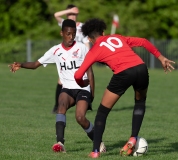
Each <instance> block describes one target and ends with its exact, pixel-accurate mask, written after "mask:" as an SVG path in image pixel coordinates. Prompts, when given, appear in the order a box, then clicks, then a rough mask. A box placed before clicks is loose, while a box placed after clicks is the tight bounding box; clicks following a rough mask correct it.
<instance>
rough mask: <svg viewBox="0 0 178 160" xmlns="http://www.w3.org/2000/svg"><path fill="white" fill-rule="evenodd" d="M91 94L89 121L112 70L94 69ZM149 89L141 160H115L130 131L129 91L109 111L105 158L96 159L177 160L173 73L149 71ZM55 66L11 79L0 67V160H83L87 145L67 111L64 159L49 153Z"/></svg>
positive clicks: (175, 76)
mask: <svg viewBox="0 0 178 160" xmlns="http://www.w3.org/2000/svg"><path fill="white" fill-rule="evenodd" d="M94 73H95V80H96V91H95V99H94V103H93V109H94V110H93V111H92V112H91V111H90V112H88V113H87V117H88V118H89V119H90V120H91V121H92V122H93V121H94V117H95V115H96V110H97V108H98V105H99V103H100V99H101V97H102V93H103V91H104V89H105V87H106V85H107V83H108V82H109V80H110V77H111V75H112V73H111V71H110V70H109V69H108V68H106V67H96V66H95V67H94ZM149 73H150V86H149V90H148V98H147V109H146V114H145V118H144V121H143V124H142V128H141V130H140V134H139V136H142V137H144V138H145V139H146V140H147V141H148V145H149V149H148V153H147V154H146V155H145V156H143V157H120V155H119V154H118V153H119V150H120V148H121V147H122V146H123V145H124V144H125V142H126V141H127V140H128V138H129V136H130V132H131V117H132V109H133V102H134V97H133V91H132V88H129V89H128V91H127V92H126V93H125V94H124V96H123V97H122V98H121V99H120V101H119V102H117V104H116V105H115V106H114V108H113V110H112V111H111V113H110V115H109V116H108V119H107V126H106V130H105V133H104V137H103V140H104V142H105V145H106V146H107V153H104V154H103V155H102V156H101V158H100V159H101V160H115V159H124V160H125V159H129V160H131V159H139V160H143V159H144V160H178V140H177V137H178V134H177V133H178V123H177V120H178V116H177V113H178V98H177V93H178V87H177V82H178V74H177V70H175V71H173V72H172V73H169V74H167V75H166V74H165V73H164V72H163V70H149ZM57 77H58V76H57V71H56V68H55V66H54V65H49V66H48V67H47V68H43V67H41V68H39V69H37V70H25V69H21V70H19V71H17V73H15V74H13V73H11V72H10V71H9V69H8V67H7V64H0V131H1V136H0V160H12V159H13V160H59V159H65V160H84V159H89V158H87V155H88V153H89V152H90V151H91V149H92V142H91V141H90V140H89V139H88V138H87V137H86V135H85V133H84V131H83V130H82V129H81V128H80V126H79V125H78V124H77V123H76V121H75V116H74V111H75V108H72V109H70V110H69V111H68V113H67V127H66V131H65V139H66V142H65V147H66V150H67V153H66V154H61V153H54V152H53V151H52V149H51V147H52V145H53V144H54V143H55V142H56V138H55V115H53V114H51V110H52V108H53V104H54V93H55V87H56V83H57V79H58V78H57Z"/></svg>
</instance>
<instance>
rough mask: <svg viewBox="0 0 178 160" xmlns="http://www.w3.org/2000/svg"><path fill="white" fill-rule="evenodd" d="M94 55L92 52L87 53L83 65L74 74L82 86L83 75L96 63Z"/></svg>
mask: <svg viewBox="0 0 178 160" xmlns="http://www.w3.org/2000/svg"><path fill="white" fill-rule="evenodd" d="M92 54H93V53H92V52H91V51H89V52H88V53H87V55H86V57H85V59H84V61H83V63H82V65H81V66H80V68H79V69H78V70H77V71H76V72H75V74H74V78H75V81H76V82H77V84H78V85H80V86H81V85H82V84H83V79H82V77H83V75H84V74H85V72H86V71H87V70H88V68H89V67H90V66H91V65H92V64H93V63H94V62H95V58H94V57H93V56H92Z"/></svg>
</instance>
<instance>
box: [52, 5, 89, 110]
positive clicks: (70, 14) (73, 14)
mask: <svg viewBox="0 0 178 160" xmlns="http://www.w3.org/2000/svg"><path fill="white" fill-rule="evenodd" d="M78 14H79V9H78V8H77V7H76V6H75V5H73V4H69V5H68V6H67V8H66V9H65V10H62V11H58V12H56V13H54V17H55V19H56V20H57V22H58V25H59V26H60V27H62V23H63V21H64V19H63V18H62V16H64V15H66V16H67V19H72V20H73V21H75V22H76V29H77V31H76V36H75V41H77V42H82V43H84V44H85V45H86V46H87V47H88V48H90V43H89V40H88V38H87V37H84V36H83V34H82V32H81V27H82V25H83V23H81V22H77V15H78ZM61 89H62V83H61V81H60V79H59V80H58V84H57V86H56V92H55V105H54V108H53V110H52V113H56V111H57V107H58V97H59V94H60V92H61Z"/></svg>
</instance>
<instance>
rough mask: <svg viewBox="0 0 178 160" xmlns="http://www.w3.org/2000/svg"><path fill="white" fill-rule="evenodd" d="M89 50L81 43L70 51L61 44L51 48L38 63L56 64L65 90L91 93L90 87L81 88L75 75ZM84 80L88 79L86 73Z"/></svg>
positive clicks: (77, 43)
mask: <svg viewBox="0 0 178 160" xmlns="http://www.w3.org/2000/svg"><path fill="white" fill-rule="evenodd" d="M87 52H88V48H87V47H86V45H85V44H83V43H81V42H75V44H74V45H73V46H72V47H71V48H70V49H69V48H67V49H66V48H65V46H64V45H63V44H62V43H61V44H58V45H56V46H53V47H52V48H50V49H49V50H48V51H47V52H46V53H45V54H44V55H43V56H42V57H41V58H40V59H39V60H38V61H39V62H40V63H41V64H43V65H44V66H46V65H47V64H49V63H56V66H57V71H58V75H59V78H60V81H61V83H62V86H63V88H68V89H83V90H87V91H89V92H90V86H89V85H88V86H87V87H84V88H81V87H80V86H79V85H78V84H77V83H76V81H75V79H74V74H75V72H76V71H77V70H78V68H79V67H80V66H81V64H82V62H83V60H84V58H85V56H86V54H87ZM83 79H88V77H87V74H86V73H85V74H84V76H83Z"/></svg>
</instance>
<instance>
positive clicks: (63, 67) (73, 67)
mask: <svg viewBox="0 0 178 160" xmlns="http://www.w3.org/2000/svg"><path fill="white" fill-rule="evenodd" d="M60 66H61V70H63V69H64V70H72V69H78V68H79V67H80V66H76V63H75V61H70V66H69V65H67V66H66V63H65V62H63V64H62V63H60Z"/></svg>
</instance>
